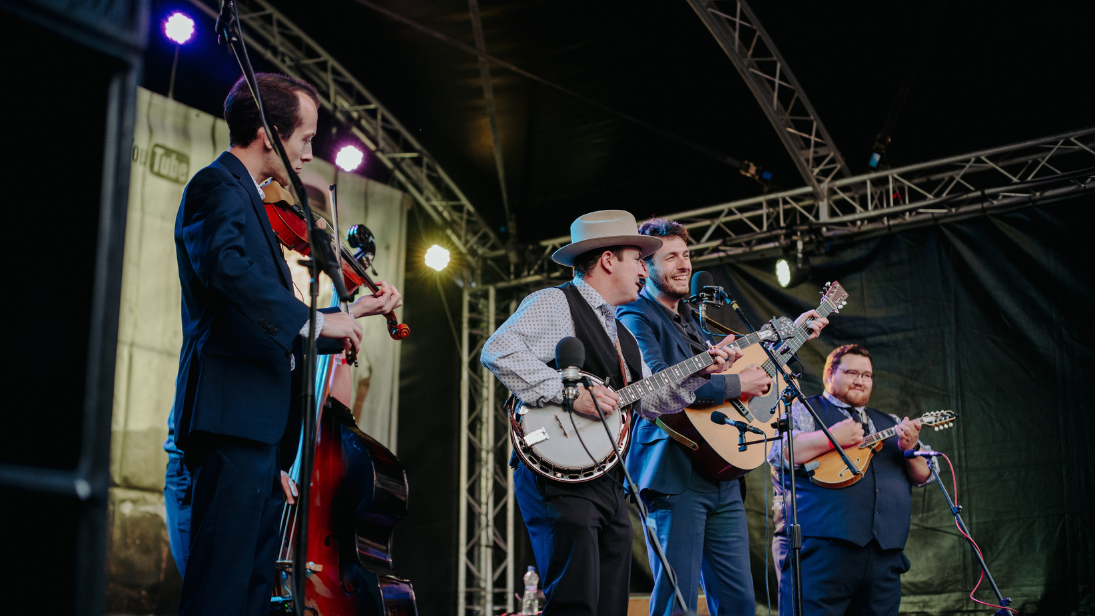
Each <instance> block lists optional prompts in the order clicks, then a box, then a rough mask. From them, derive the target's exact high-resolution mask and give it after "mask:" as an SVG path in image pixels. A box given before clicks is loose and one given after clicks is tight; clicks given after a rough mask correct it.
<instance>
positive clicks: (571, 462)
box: [504, 329, 779, 483]
mask: <svg viewBox="0 0 1095 616" xmlns="http://www.w3.org/2000/svg"><path fill="white" fill-rule="evenodd" d="M778 339H779V337H778V336H777V334H776V333H775V332H773V331H772V330H770V329H762V330H760V331H758V332H755V333H752V334H749V335H747V336H742V337H741V338H739V339H737V340H735V341H734V342H732V343H730V344H727V345H726V346H725V347H724V348H727V349H731V348H736V349H739V350H740V349H744V348H746V347H748V346H751V345H753V344H756V343H758V342H761V341H777V340H778ZM556 355H558V353H556ZM713 361H714V360H713V359H712V358H711V355H710V354H708V353H706V352H704V353H700V354H699V355H695V356H693V357H690V358H688V359H686V360H684V361H682V362H680V363H679V364H676V365H673V366H670V367H668V368H666V369H665V370H662V371H661V372H659V373H657V374H654V375H652V376H649V377H647V378H645V379H642V380H639V381H635V382H634V383H632V384H630V385H628V386H627V387H624V388H623V389H620V390H618V391H616V394H617V395H618V396H619V397H620V400H619V406H618V407H617V408H616V409H613V410H612V411H610V412H609V413H607V414H606V416H605V420H606V421H607V422H608V428H609V431H610V432H611V433H612V434H615V435H617V436H616V441H615V443H613V442H612V441H611V440H609V439H608V438H607V437H608V435H607V434H606V433H605V428H604V425H603V424H602V423H601V420H600V418H597V417H588V416H586V415H582V414H580V413H573V412H567V408H566V407H565V406H563V405H561V404H555V403H550V402H549V403H548V404H545V405H544V406H539V407H536V406H528V405H526V404H524V403H523V402H521V401H520V400H518V399H517V397H516V396H513V395H511V396H510V397H509V400H507V401H506V404H505V406H504V410H505V411H506V413H507V415H508V416H509V418H510V441H511V442H512V443H513V449H514V451H515V452H516V453H517V455H518V456H519V457H520V458H521V461H522V462H524V463H525V466H527V467H528V468H529V469H531V470H532V471H534V472H536V473H538V474H540V475H543V476H544V477H547V478H548V479H553V480H555V481H561V482H563V483H583V482H586V481H592V480H593V479H596V478H598V477H600V476H601V475H603V474H605V473H606V472H608V471H609V470H610V469H611V468H612V467H614V466H616V464H617V463H619V461H620V460H619V458H617V456H616V448H619V450H620V452H621V453H622V452H625V451H627V446H628V442H629V439H630V436H631V421H630V413H629V412H627V410H628V407H629V406H631V405H632V404H634V403H635V402H638V401H639V400H641V399H642V398H644V397H646V396H649V395H650V394H653V393H654V392H657V391H660V390H662V389H664V388H665V387H668V386H669V385H672V384H674V383H679V382H681V381H683V380H685V379H686V378H688V377H690V376H692V375H693V374H695V373H697V372H699V371H700V370H703V369H704V368H706V367H707V366H710V365H711V364H712V363H713ZM559 372H562V370H560V371H559ZM580 374H581V375H582V376H583V377H585V378H588V379H589V381H590V382H591V383H592V384H594V385H604V381H603V380H601V379H600V378H598V377H596V376H594V375H592V374H590V373H588V372H585V371H584V370H583V371H580ZM613 445H615V447H614V446H613Z"/></svg>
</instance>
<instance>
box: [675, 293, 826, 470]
mask: <svg viewBox="0 0 1095 616" xmlns="http://www.w3.org/2000/svg"><path fill="white" fill-rule="evenodd" d="M847 299H848V293H847V292H846V291H845V290H844V288H843V287H841V286H840V283H839V282H837V281H833V282H831V283H827V284H826V285H825V287H824V289H823V290H822V292H821V303H820V304H819V305H818V307H817V312H818V314H820V315H821V316H823V317H827V316H829V315H830V314H832V313H835V312H837V311H839V309H840V308H843V307H844V304H845V303H846V300H847ZM811 321H814V318H813V317H811V318H809V319H806V320H805V321H803V322H802V324H801V325H799V326H798V327H795V325H794V322H793V321H791V320H790V319H788V318H787V317H782V318H780V319H779V320H778V321H776V323H775V328H776V331H778V332H779V333H780V337H781V341H780V342H779V343H777V344H773V345H772V351H773V354H774V355H775V356H776V358H777V359H779V361H780V362H781V363H786V362H787V361H788V360H789V359H790V357H791V356H792V355H793V354H794V353H795V351H797V350H798V349H799V347H801V346H802V345H803V343H805V342H806V340H807V339H808V338H809V337H810V334H811V330H810V328H809V327H808V325H809V324H810V322H811ZM708 325H710V326H712V328H714V329H719V330H725V331H724V332H723V333H729V329H728V328H726V327H725V326H721V325H719V324H717V323H715V322H713V321H711V320H710V319H708ZM788 330H789V331H788ZM749 366H760V367H761V368H762V369H763V370H764V371H765V372H766V373H768V376H770V377H773V379H774V383H773V384H772V387H771V389H769V390H768V393H767V394H765V395H763V396H758V397H756V398H746V399H743V400H727V401H724V402H723V403H722V404H694V405H692V406H689V407H688V408H686V409H684V411H683V412H681V413H675V414H672V415H663V416H662V417H661V420H662V422H663V423H664V424H665V427H663V428H662V429H663V430H665V429H666V428H668V430H666V432H668V433H669V435H670V436H671V437H673V439H674V440H676V441H677V442H679V443H681V444H682V445H683V446H684V449H685V452H686V453H687V454H688V456H689V457H690V458H692V462H693V464H694V465H695V466H696V467H697V468H698V469H699V470H700V471H702V472H703V473H704V474H706V475H707V476H709V477H711V478H712V479H716V480H720V481H727V480H730V479H737V478H738V477H741V476H743V475H745V474H746V473H748V472H749V471H751V470H753V469H755V468H756V467H758V466H760V465H761V464H763V463H764V459H765V457H766V456H767V454H768V451H769V450H770V449H771V445H770V444H769V443H770V442H771V441H773V440H775V439H776V429H775V428H774V427H773V426H772V422H773V421H774V419H775V415H776V403H777V402H778V400H779V393H780V392H781V391H782V390H783V388H784V387H785V386H786V384H785V383H784V382H783V378H782V377H780V376H779V375H780V374H781V373H780V372H779V370H778V369H777V368H776V366H775V364H773V363H772V361H771V359H769V358H768V355H767V353H765V352H764V349H763V348H761V347H760V346H759V345H757V346H751V347H748V348H746V349H744V352H743V354H742V357H741V359H739V360H738V361H736V362H734V365H733V366H731V367H730V369H728V370H727V371H726V372H723V373H722V374H738V373H739V372H742V371H743V370H745V369H746V368H748V367H749ZM716 413H718V414H721V415H722V416H723V417H725V418H726V419H725V421H724V422H721V423H720V422H717V421H716V419H715V418H716V417H718V415H715V414H716ZM713 415H715V416H714V417H713ZM734 422H740V423H739V424H737V425H741V426H744V425H745V424H748V426H749V427H748V429H741V428H737V427H735V423H734Z"/></svg>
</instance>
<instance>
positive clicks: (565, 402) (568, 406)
mask: <svg viewBox="0 0 1095 616" xmlns="http://www.w3.org/2000/svg"><path fill="white" fill-rule="evenodd" d="M590 395H592V392H591V393H590ZM563 405H564V406H565V407H566V411H567V415H569V416H570V425H571V427H573V428H574V434H575V435H576V436H577V437H578V442H579V443H581V444H582V449H584V450H585V451H586V455H587V456H589V459H590V460H593V466H595V467H596V468H597V470H599V471H601V472H602V473H604V475H605V476H606V477H608V478H609V479H611V480H612V481H613V482H614V483H615V484H616V485H618V486H620V489H621V490H626V489H627V488H625V487H624V484H622V483H620V482H619V481H618V480H617V479H616V478H615V477H613V476H612V475H610V474H609V472H608V469H607V468H605V465H604V464H603V463H602V462H601V461H600V460H598V459H597V458H594V457H593V453H591V452H590V451H589V447H586V442H585V440H583V439H582V433H581V431H579V430H578V425H577V424H575V423H574V409H573V407H572V406H571V404H570V398H568V397H567V395H566V388H563ZM619 412H621V413H622V412H623V411H619ZM617 464H623V460H618V462H617Z"/></svg>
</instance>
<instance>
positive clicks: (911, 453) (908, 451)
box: [905, 449, 916, 460]
mask: <svg viewBox="0 0 1095 616" xmlns="http://www.w3.org/2000/svg"><path fill="white" fill-rule="evenodd" d="M905 457H906V458H908V459H910V460H912V459H913V458H915V457H916V452H915V451H913V450H912V449H906V450H905Z"/></svg>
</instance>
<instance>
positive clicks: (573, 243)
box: [551, 210, 662, 267]
mask: <svg viewBox="0 0 1095 616" xmlns="http://www.w3.org/2000/svg"><path fill="white" fill-rule="evenodd" d="M609 246H637V247H638V248H639V251H640V252H642V256H643V258H646V257H649V256H650V255H652V254H654V253H655V252H657V251H658V249H659V248H661V247H662V241H661V240H660V239H659V238H656V237H650V236H649V235H639V225H638V224H636V223H635V217H634V216H632V215H631V212H625V211H623V210H602V211H600V212H592V213H589V214H586V215H585V216H579V217H578V218H577V219H576V220H575V221H574V222H572V223H571V224H570V243H569V244H567V245H566V246H563V247H562V248H560V249H559V250H556V251H555V254H553V255H551V259H552V260H553V261H555V262H556V263H558V264H559V265H566V266H567V267H573V266H574V259H575V258H576V257H577V256H578V255H580V254H582V253H583V252H588V251H590V250H594V249H597V248H608V247H609Z"/></svg>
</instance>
